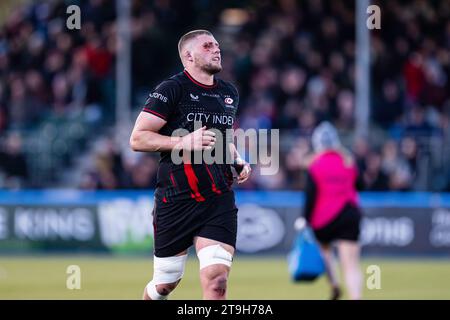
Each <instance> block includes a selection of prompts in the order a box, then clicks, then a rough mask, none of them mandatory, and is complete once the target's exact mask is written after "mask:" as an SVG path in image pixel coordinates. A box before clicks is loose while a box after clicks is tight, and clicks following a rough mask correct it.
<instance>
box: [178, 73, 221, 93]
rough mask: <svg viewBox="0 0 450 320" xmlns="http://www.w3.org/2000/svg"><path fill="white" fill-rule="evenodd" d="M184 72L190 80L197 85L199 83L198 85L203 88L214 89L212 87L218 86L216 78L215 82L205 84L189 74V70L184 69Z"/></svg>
mask: <svg viewBox="0 0 450 320" xmlns="http://www.w3.org/2000/svg"><path fill="white" fill-rule="evenodd" d="M183 73H184V74H185V75H186V77H188V78H189V80H191V81H192V82H193V83H194V84H195V85H197V86H199V87H202V88H205V89H212V88H215V87H217V80H216V79H214V84H211V85H207V84H203V83H201V82H198V81H197V80H195V79H194V78H193V77H192V76H191V75H190V74H189V72H187V70H183Z"/></svg>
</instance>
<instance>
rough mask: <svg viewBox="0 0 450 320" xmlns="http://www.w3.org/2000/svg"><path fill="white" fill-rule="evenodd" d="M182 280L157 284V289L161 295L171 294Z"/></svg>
mask: <svg viewBox="0 0 450 320" xmlns="http://www.w3.org/2000/svg"><path fill="white" fill-rule="evenodd" d="M180 280H181V279H180ZM180 280H178V281H177V282H174V283H162V284H158V285H156V291H157V292H158V293H159V294H160V295H163V296H167V295H169V293H171V292H172V291H173V290H174V289H175V288H176V287H177V285H178V283H179V282H180Z"/></svg>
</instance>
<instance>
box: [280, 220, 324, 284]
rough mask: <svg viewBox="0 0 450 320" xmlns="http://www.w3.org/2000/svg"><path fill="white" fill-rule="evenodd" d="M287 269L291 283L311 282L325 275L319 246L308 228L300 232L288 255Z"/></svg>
mask: <svg viewBox="0 0 450 320" xmlns="http://www.w3.org/2000/svg"><path fill="white" fill-rule="evenodd" d="M288 267H289V273H290V275H291V279H292V280H293V281H296V282H298V281H313V280H315V279H316V278H317V277H319V276H321V275H322V274H323V273H325V264H324V262H323V259H322V255H321V254H320V249H319V245H318V244H317V242H316V239H315V237H314V233H313V232H312V230H311V229H310V228H309V227H305V228H304V229H303V230H302V231H300V232H299V233H298V234H297V236H296V238H295V241H294V245H293V247H292V249H291V251H290V252H289V254H288Z"/></svg>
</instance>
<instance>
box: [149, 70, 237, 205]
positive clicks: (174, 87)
mask: <svg viewBox="0 0 450 320" xmlns="http://www.w3.org/2000/svg"><path fill="white" fill-rule="evenodd" d="M238 104H239V95H238V92H237V90H236V88H235V87H234V86H233V85H232V84H231V83H229V82H226V81H223V80H220V79H214V84H213V85H209V86H208V85H204V84H202V83H199V82H197V81H196V80H195V79H194V78H193V77H192V76H191V75H190V74H189V73H188V72H187V71H186V70H185V71H183V72H180V73H178V74H176V75H174V76H172V77H171V78H169V79H167V80H165V81H163V82H162V83H161V84H159V85H158V86H157V87H156V88H155V89H154V90H153V91H152V92H151V93H150V94H149V96H148V99H147V101H146V103H145V106H144V108H143V111H145V112H149V113H151V114H153V115H155V116H157V117H159V118H161V119H164V120H166V121H167V123H166V124H165V125H164V126H163V127H162V128H161V130H160V131H159V133H160V134H162V135H165V136H171V135H172V133H173V132H174V131H175V130H177V129H180V128H181V129H186V130H187V131H189V132H193V131H194V121H196V122H201V126H206V128H207V129H217V130H220V131H221V132H222V134H223V138H224V143H223V147H224V148H226V145H227V142H226V141H225V140H226V139H228V141H232V139H231V137H230V136H229V135H228V137H226V135H225V133H226V129H232V128H233V124H234V122H235V119H236V111H237V108H238ZM201 126H200V127H201ZM195 129H198V127H196V128H195ZM216 144H217V142H216ZM218 147H219V145H218V144H217V146H216V148H218ZM180 152H182V151H180ZM192 154H193V153H191V155H190V156H191V158H192V161H191V163H192V164H186V163H181V164H175V163H174V162H173V161H172V159H171V152H170V151H169V152H161V159H160V163H159V168H158V176H157V185H156V193H155V197H156V199H157V200H159V201H163V202H171V201H173V200H181V199H195V200H196V201H204V200H205V199H206V198H208V197H212V196H217V195H219V194H222V193H224V192H228V191H230V190H231V185H232V183H233V176H232V171H231V166H230V165H229V164H226V161H225V160H226V159H225V156H226V151H225V150H223V152H222V154H223V156H224V157H223V158H222V163H212V164H206V163H205V162H203V161H202V163H201V164H200V163H194V157H193V156H192ZM213 155H214V152H213ZM201 159H203V158H201Z"/></svg>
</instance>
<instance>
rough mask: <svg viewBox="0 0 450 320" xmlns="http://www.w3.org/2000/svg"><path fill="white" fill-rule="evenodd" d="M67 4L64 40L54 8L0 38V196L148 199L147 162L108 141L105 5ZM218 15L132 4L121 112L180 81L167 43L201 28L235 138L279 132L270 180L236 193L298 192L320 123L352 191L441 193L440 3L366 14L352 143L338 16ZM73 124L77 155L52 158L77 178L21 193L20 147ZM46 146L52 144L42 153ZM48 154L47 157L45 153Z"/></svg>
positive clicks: (445, 69) (449, 45)
mask: <svg viewBox="0 0 450 320" xmlns="http://www.w3.org/2000/svg"><path fill="white" fill-rule="evenodd" d="M78 3H79V5H80V8H81V13H82V16H81V21H82V28H81V30H79V31H77V30H68V29H67V28H66V26H65V19H66V17H67V14H66V11H65V9H66V4H65V3H64V1H53V2H45V1H43V2H37V3H32V4H26V5H23V6H21V7H18V8H17V9H16V10H14V11H13V12H12V13H11V14H10V15H9V16H8V17H7V19H6V21H5V22H4V23H3V26H2V27H1V29H0V133H1V137H2V141H1V144H0V147H1V150H0V173H1V176H0V187H1V188H23V187H52V186H61V185H63V186H71V187H80V188H84V189H120V188H151V187H154V184H155V174H156V168H157V158H155V157H154V156H153V155H145V154H140V155H136V154H133V155H130V153H129V152H127V151H126V150H121V149H120V148H119V147H118V144H117V143H115V142H114V140H113V139H112V138H111V137H110V136H111V134H110V133H111V132H113V129H112V128H113V125H114V120H115V119H114V105H115V90H116V88H115V57H116V53H117V49H116V48H117V45H120V44H117V41H116V32H117V23H116V20H115V19H116V12H115V7H114V5H112V1H106V0H89V1H87V0H86V1H82V0H80V1H78ZM225 5H226V4H225V3H217V2H214V1H195V0H191V1H170V0H155V1H133V8H132V25H131V33H132V37H131V38H132V39H131V41H132V58H131V60H132V68H131V69H132V82H133V83H132V90H133V99H132V105H133V109H134V111H135V112H139V110H140V108H141V106H142V104H143V102H144V101H145V98H146V95H147V94H148V93H149V90H150V89H151V88H152V87H154V86H155V85H156V84H157V83H158V82H159V81H161V80H163V79H164V78H165V77H167V76H170V75H171V74H174V73H176V72H178V71H179V70H180V68H181V65H180V63H179V62H178V57H177V51H176V42H177V40H178V38H179V36H180V35H182V34H183V33H185V32H186V31H188V30H191V29H193V28H195V27H202V28H208V29H210V30H211V31H212V32H213V33H214V34H215V35H216V36H217V38H218V40H219V41H220V42H221V50H222V54H223V57H224V58H223V71H222V73H221V74H220V77H222V78H225V79H226V80H230V81H233V82H234V83H235V84H236V85H237V87H238V89H239V92H240V96H241V98H240V101H241V102H240V107H239V113H238V123H237V126H238V127H240V128H243V129H249V128H254V129H272V128H278V129H280V136H281V141H280V148H281V159H280V160H281V165H280V170H279V172H278V174H276V175H275V176H263V175H260V174H258V171H259V168H258V166H256V167H255V171H256V172H255V174H254V175H253V176H252V178H251V180H250V181H249V183H247V184H244V185H243V186H242V187H243V188H248V189H302V188H303V183H304V182H303V179H304V169H305V165H306V164H305V162H306V161H305V159H307V155H308V154H309V153H310V151H311V150H310V144H309V140H308V139H309V136H310V134H311V133H312V130H313V129H314V128H315V126H316V125H317V124H318V123H319V122H320V121H322V120H329V121H331V122H332V123H334V124H335V125H336V127H337V128H338V130H339V132H340V133H341V134H342V136H343V137H344V141H345V142H346V146H347V147H348V148H349V149H350V150H351V151H352V152H353V153H354V154H355V156H356V159H357V161H358V166H359V168H360V172H361V173H362V175H363V178H364V181H365V184H366V190H370V191H382V190H397V191H406V190H433V191H450V169H449V168H448V166H446V163H448V160H450V159H449V158H450V149H449V147H448V146H449V145H450V144H449V139H450V94H449V92H450V3H449V2H447V1H438V2H430V1H427V2H425V1H420V0H416V1H402V0H392V1H384V2H380V3H378V5H379V6H380V7H381V12H382V29H381V30H375V31H371V61H372V65H371V81H372V84H371V126H370V129H369V133H370V135H369V137H355V136H354V126H355V107H356V106H355V93H354V90H355V56H356V55H357V52H355V14H354V11H355V8H354V7H352V2H347V1H320V0H309V1H302V2H300V3H299V2H297V1H294V0H279V1H240V2H237V3H235V5H236V6H235V7H233V9H229V8H226V7H225ZM186 12H197V13H198V14H197V15H196V14H184V13H186ZM118 90H120V88H118ZM77 117H78V118H77ZM75 118H76V119H81V120H79V121H81V124H82V125H80V127H76V128H78V129H79V130H75V129H74V130H72V131H76V132H78V134H79V136H82V138H80V140H76V141H80V144H81V145H82V147H79V148H76V151H75V149H72V147H71V146H66V147H65V148H59V149H57V148H56V150H63V151H64V150H65V152H66V154H67V155H68V157H69V158H68V159H67V161H66V162H64V163H62V165H63V166H64V171H66V170H76V169H77V162H76V161H73V159H72V158H76V157H77V156H79V155H81V154H83V155H84V156H85V157H86V158H87V159H88V161H87V162H88V163H89V164H90V165H89V166H87V167H83V168H82V170H81V173H80V175H79V176H80V178H79V179H74V180H72V181H70V183H69V185H67V182H64V183H63V182H62V181H61V179H58V177H56V179H55V180H52V179H47V178H46V177H45V176H39V177H40V178H39V179H33V178H32V177H33V170H35V171H36V170H38V169H36V168H39V166H36V165H31V164H30V163H32V162H33V161H34V160H35V158H34V157H33V153H31V151H32V149H34V147H35V141H36V140H32V139H31V140H30V139H28V138H27V137H29V136H30V135H31V136H34V137H36V134H35V133H36V132H40V134H42V131H39V130H44V131H43V132H44V133H45V132H46V131H45V128H47V127H43V124H48V123H49V122H51V121H56V122H58V121H61V119H65V121H69V122H71V121H72V119H75ZM43 128H44V129H43ZM62 130H63V131H66V130H65V129H62ZM80 130H81V131H80ZM70 132H71V131H70ZM80 132H81V133H80ZM58 135H59V134H58V133H56V134H55V133H54V136H55V139H56V138H57V137H58ZM39 137H41V136H40V135H39ZM43 137H44V139H45V137H47V136H46V135H45V134H44V135H43ZM47 140H48V139H47ZM94 140H95V141H96V143H91V142H92V141H94ZM30 141H33V143H31V142H30ZM49 143H51V142H49ZM54 149H55V148H53V145H52V146H51V147H50V149H49V150H50V151H49V152H53V151H54ZM61 152H62V151H61ZM56 156H58V153H56ZM446 167H447V168H446ZM51 171H52V173H54V172H55V171H56V172H59V170H51ZM49 183H50V184H51V185H49Z"/></svg>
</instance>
